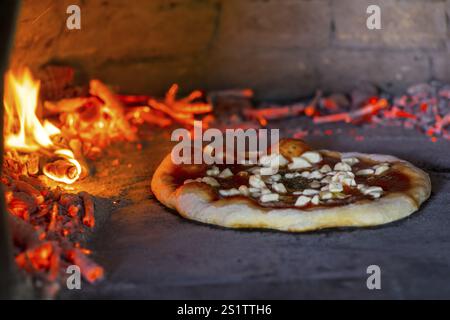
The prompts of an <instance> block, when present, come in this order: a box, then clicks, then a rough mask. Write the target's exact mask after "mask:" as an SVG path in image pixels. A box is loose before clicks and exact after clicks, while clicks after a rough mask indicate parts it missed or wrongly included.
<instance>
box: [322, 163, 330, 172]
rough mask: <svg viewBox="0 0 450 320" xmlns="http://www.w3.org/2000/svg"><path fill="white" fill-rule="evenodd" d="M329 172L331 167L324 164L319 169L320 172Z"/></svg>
mask: <svg viewBox="0 0 450 320" xmlns="http://www.w3.org/2000/svg"><path fill="white" fill-rule="evenodd" d="M330 171H331V167H330V166H329V165H328V164H324V165H323V166H322V168H320V172H322V173H327V172H330Z"/></svg>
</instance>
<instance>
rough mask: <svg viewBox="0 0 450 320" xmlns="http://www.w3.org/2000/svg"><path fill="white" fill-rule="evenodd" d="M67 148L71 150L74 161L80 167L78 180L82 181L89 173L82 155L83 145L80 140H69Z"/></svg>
mask: <svg viewBox="0 0 450 320" xmlns="http://www.w3.org/2000/svg"><path fill="white" fill-rule="evenodd" d="M69 147H70V149H72V151H73V154H74V156H75V159H77V161H78V162H79V163H80V165H81V174H80V179H83V178H85V177H86V176H88V175H89V173H90V169H89V165H88V163H87V161H86V158H85V157H84V154H83V143H82V142H81V140H80V139H71V140H70V141H69Z"/></svg>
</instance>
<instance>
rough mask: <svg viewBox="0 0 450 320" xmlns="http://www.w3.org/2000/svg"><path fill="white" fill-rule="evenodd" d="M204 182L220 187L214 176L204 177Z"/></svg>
mask: <svg viewBox="0 0 450 320" xmlns="http://www.w3.org/2000/svg"><path fill="white" fill-rule="evenodd" d="M202 182H204V183H206V184H209V185H210V186H211V187H220V184H219V182H217V180H216V179H214V178H213V177H203V178H202Z"/></svg>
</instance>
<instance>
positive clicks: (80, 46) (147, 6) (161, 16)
mask: <svg viewBox="0 0 450 320" xmlns="http://www.w3.org/2000/svg"><path fill="white" fill-rule="evenodd" d="M46 2H51V4H52V6H51V10H50V12H52V13H53V15H52V16H50V15H49V14H47V16H45V17H42V18H41V19H40V20H39V21H40V23H42V26H37V25H35V24H31V23H26V24H24V25H23V28H22V31H23V32H21V33H20V36H21V37H20V39H19V40H20V41H21V42H23V40H24V39H22V36H23V35H25V37H24V38H32V40H33V41H29V40H27V39H25V40H26V41H25V43H23V44H22V45H21V46H20V48H21V49H22V50H23V51H24V52H22V53H23V54H24V55H25V56H30V55H31V57H29V60H31V61H33V59H34V60H36V61H39V62H41V61H42V60H44V58H48V59H50V58H51V59H53V60H60V61H68V62H71V61H81V62H84V61H88V60H91V59H93V60H95V61H97V62H99V63H101V62H104V61H108V60H112V61H115V60H118V61H123V60H136V59H139V58H148V57H160V56H184V55H195V54H198V53H200V52H202V51H204V50H205V49H206V48H207V47H208V46H209V44H210V41H211V39H212V35H213V33H214V28H215V24H216V19H217V18H218V7H217V1H215V0H205V1H197V0H184V1H182V0H173V1H170V2H168V1H164V0H152V1H146V0H135V1H133V4H132V5H130V4H129V3H128V2H126V1H80V0H78V1H73V0H63V1H46ZM39 3H40V2H39V1H34V2H31V1H27V2H26V5H27V6H28V7H27V11H30V12H34V14H36V12H40V11H41V10H42V9H41V8H40V7H45V6H44V5H40V4H39ZM69 4H79V5H80V8H81V30H68V29H67V28H65V22H66V18H67V14H66V8H67V6H68V5H69ZM38 7H39V8H38ZM55 25H56V27H55ZM28 34H29V35H28ZM27 35H28V36H27ZM49 41H50V42H51V48H49V50H48V52H44V50H42V51H43V52H41V50H35V49H36V48H35V46H34V44H37V46H38V48H40V47H42V46H46V44H48V43H49ZM30 49H33V50H30ZM44 49H45V48H44ZM38 51H39V52H38ZM39 55H41V57H39ZM42 55H43V57H42ZM27 58H28V57H27Z"/></svg>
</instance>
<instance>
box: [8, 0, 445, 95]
mask: <svg viewBox="0 0 450 320" xmlns="http://www.w3.org/2000/svg"><path fill="white" fill-rule="evenodd" d="M23 4H24V5H23V9H22V12H21V14H20V17H19V22H18V31H17V37H16V43H15V48H14V56H13V62H12V63H13V65H18V64H26V65H30V66H32V67H33V68H34V69H36V68H38V67H40V66H42V65H45V64H48V63H60V64H61V63H62V64H69V65H73V66H75V67H77V69H78V70H79V71H80V72H81V74H82V75H84V76H85V77H86V78H92V77H99V78H100V79H103V80H105V81H107V82H108V83H111V84H114V85H118V86H120V87H121V89H122V91H125V92H129V93H134V92H136V93H152V94H162V93H163V92H164V91H165V90H166V89H167V87H168V86H169V85H170V84H171V83H172V82H178V83H180V84H181V86H182V88H184V89H185V90H189V89H193V88H205V89H219V88H232V87H251V88H254V89H255V91H256V93H257V95H258V97H260V98H262V99H295V98H299V97H304V96H308V95H311V94H313V93H314V92H315V90H316V89H319V88H320V89H323V90H324V91H326V92H336V91H338V92H347V91H349V90H351V89H352V88H354V87H355V86H358V85H360V84H361V83H365V82H369V83H373V84H375V85H377V86H379V87H381V88H383V89H385V90H388V91H399V90H403V89H404V88H405V87H406V86H408V85H409V84H412V83H417V82H423V81H428V80H431V79H439V80H444V81H448V82H450V0H147V1H145V0H133V1H125V0H123V1H122V0H84V1H81V0H71V1H67V0H40V1H35V0H24V1H23ZM69 4H78V5H79V6H80V7H81V30H67V29H66V27H65V22H66V18H67V14H66V8H67V6H68V5H69ZM371 4H377V5H379V6H380V7H381V9H382V12H381V18H382V30H368V29H367V27H366V18H367V16H368V15H367V14H366V8H367V7H368V6H369V5H371Z"/></svg>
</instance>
